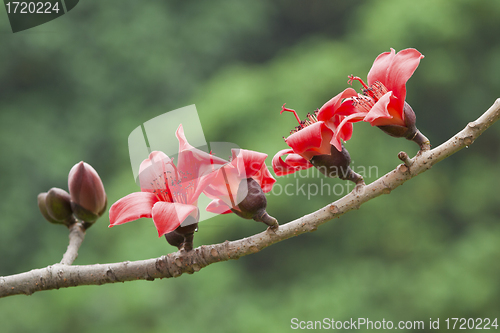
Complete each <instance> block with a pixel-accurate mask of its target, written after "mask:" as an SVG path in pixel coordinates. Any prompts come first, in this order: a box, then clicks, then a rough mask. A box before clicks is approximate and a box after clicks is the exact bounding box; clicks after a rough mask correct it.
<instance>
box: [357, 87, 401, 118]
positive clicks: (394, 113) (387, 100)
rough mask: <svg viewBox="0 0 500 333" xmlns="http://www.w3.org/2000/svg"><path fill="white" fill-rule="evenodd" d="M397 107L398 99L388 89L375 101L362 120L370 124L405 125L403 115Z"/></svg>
mask: <svg viewBox="0 0 500 333" xmlns="http://www.w3.org/2000/svg"><path fill="white" fill-rule="evenodd" d="M398 107H399V101H398V99H397V98H395V97H394V96H392V92H390V91H389V92H388V93H387V94H385V95H384V96H382V97H381V98H380V99H379V100H378V101H377V103H375V105H374V106H373V107H372V108H371V110H370V112H368V113H367V115H366V117H365V118H364V119H363V121H366V122H369V123H370V124H371V125H372V126H384V125H399V126H405V122H404V120H403V117H404V115H403V114H402V110H399V109H398ZM400 112H401V113H400Z"/></svg>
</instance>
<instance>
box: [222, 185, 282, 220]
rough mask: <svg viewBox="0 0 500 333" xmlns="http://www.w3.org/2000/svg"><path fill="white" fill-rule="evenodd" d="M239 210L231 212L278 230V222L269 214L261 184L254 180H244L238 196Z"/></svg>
mask: <svg viewBox="0 0 500 333" xmlns="http://www.w3.org/2000/svg"><path fill="white" fill-rule="evenodd" d="M236 199H237V201H238V205H237V208H231V211H232V212H233V213H235V214H236V215H238V216H239V217H242V218H244V219H253V220H255V221H257V222H263V223H265V224H267V225H268V226H269V227H270V228H271V229H277V228H278V226H279V225H278V221H277V220H276V219H275V218H274V217H272V216H270V215H269V214H267V212H266V207H267V198H266V195H265V194H264V192H263V191H262V188H261V187H260V185H259V183H257V182H256V181H255V180H254V179H253V178H246V179H242V180H241V182H240V185H239V186H238V193H237V194H236Z"/></svg>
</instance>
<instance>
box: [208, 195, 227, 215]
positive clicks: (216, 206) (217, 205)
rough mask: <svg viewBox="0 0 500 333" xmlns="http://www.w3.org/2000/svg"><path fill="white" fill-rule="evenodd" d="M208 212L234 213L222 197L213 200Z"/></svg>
mask: <svg viewBox="0 0 500 333" xmlns="http://www.w3.org/2000/svg"><path fill="white" fill-rule="evenodd" d="M206 210H207V212H210V213H214V214H229V213H232V211H231V209H230V208H229V206H228V205H226V204H225V203H224V201H222V200H221V199H215V200H212V201H211V202H210V203H209V204H208V206H207V208H206Z"/></svg>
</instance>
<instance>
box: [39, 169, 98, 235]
mask: <svg viewBox="0 0 500 333" xmlns="http://www.w3.org/2000/svg"><path fill="white" fill-rule="evenodd" d="M68 188H69V193H68V192H66V191H65V190H63V189H60V188H56V187H54V188H51V189H50V190H49V191H48V192H44V193H40V194H39V195H38V208H39V209H40V212H41V213H42V215H43V217H44V218H45V219H46V220H47V221H49V222H50V223H54V224H63V225H66V226H67V227H69V226H71V225H72V224H74V223H76V222H78V220H79V221H82V222H83V226H84V227H85V228H86V229H87V228H89V227H90V226H91V225H92V224H93V223H94V222H95V221H96V220H97V219H98V218H99V217H100V216H101V215H102V214H103V213H104V211H105V210H106V205H107V198H106V192H105V191H104V186H103V184H102V181H101V178H99V175H98V174H97V172H96V171H95V170H94V168H93V167H92V166H90V165H89V164H87V163H85V162H80V163H77V164H76V165H75V166H73V168H71V170H70V172H69V176H68Z"/></svg>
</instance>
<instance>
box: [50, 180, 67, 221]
mask: <svg viewBox="0 0 500 333" xmlns="http://www.w3.org/2000/svg"><path fill="white" fill-rule="evenodd" d="M70 201H71V198H70V196H69V193H68V192H66V191H65V190H62V189H60V188H55V187H53V188H51V189H50V190H49V192H48V193H47V196H46V197H45V207H46V209H47V213H48V214H49V215H50V216H51V217H52V218H54V220H56V221H59V222H60V223H64V222H65V221H68V223H70V222H69V219H70V218H71V215H72V214H73V211H72V210H71V202H70Z"/></svg>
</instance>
